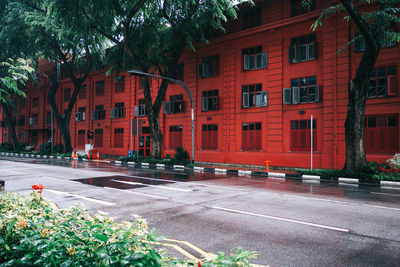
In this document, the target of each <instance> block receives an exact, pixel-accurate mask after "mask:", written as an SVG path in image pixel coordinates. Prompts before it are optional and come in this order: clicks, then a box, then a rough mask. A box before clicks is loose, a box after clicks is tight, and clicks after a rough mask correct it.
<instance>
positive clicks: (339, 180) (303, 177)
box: [0, 152, 400, 189]
mask: <svg viewBox="0 0 400 267" xmlns="http://www.w3.org/2000/svg"><path fill="white" fill-rule="evenodd" d="M0 156H6V157H22V158H43V159H57V160H59V159H63V160H68V161H71V160H73V159H71V158H70V157H65V158H63V157H60V156H48V155H38V154H26V153H23V154H21V153H8V152H0ZM83 161H89V160H88V159H83ZM95 161H100V160H95ZM100 162H104V163H109V164H114V165H118V166H127V167H133V168H141V169H160V170H164V169H173V170H176V171H185V170H186V171H191V172H204V173H215V174H225V175H226V174H229V175H235V176H256V177H269V178H283V179H289V180H304V181H308V180H312V182H313V183H318V182H319V183H321V182H333V183H337V184H339V185H353V186H356V185H371V186H381V187H393V188H399V189H400V182H395V181H376V183H372V184H371V183H363V182H360V180H359V179H356V178H344V177H339V178H332V177H321V176H317V175H306V174H304V175H302V174H291V173H280V172H266V171H250V170H235V169H224V168H208V167H186V166H184V165H167V164H159V163H157V164H154V163H146V162H133V161H129V162H125V161H124V162H122V161H118V160H117V161H105V160H104V161H100Z"/></svg>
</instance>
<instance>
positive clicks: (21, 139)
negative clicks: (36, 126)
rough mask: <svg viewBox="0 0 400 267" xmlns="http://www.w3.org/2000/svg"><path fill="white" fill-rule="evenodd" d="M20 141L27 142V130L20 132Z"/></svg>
mask: <svg viewBox="0 0 400 267" xmlns="http://www.w3.org/2000/svg"><path fill="white" fill-rule="evenodd" d="M19 142H20V143H25V142H26V141H25V132H20V134H19Z"/></svg>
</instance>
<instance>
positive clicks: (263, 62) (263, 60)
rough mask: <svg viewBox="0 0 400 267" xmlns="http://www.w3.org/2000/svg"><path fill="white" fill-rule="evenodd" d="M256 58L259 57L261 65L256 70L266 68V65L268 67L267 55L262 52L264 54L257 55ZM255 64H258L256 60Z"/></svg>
mask: <svg viewBox="0 0 400 267" xmlns="http://www.w3.org/2000/svg"><path fill="white" fill-rule="evenodd" d="M257 56H260V57H261V65H260V66H257V68H266V67H267V65H268V53H267V52H264V53H262V54H259V55H257ZM257 62H258V60H257Z"/></svg>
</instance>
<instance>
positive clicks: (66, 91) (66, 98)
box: [64, 88, 71, 102]
mask: <svg viewBox="0 0 400 267" xmlns="http://www.w3.org/2000/svg"><path fill="white" fill-rule="evenodd" d="M70 99H71V88H66V89H64V102H68V101H69V100H70Z"/></svg>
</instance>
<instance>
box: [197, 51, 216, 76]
mask: <svg viewBox="0 0 400 267" xmlns="http://www.w3.org/2000/svg"><path fill="white" fill-rule="evenodd" d="M218 65H219V57H218V56H213V57H207V58H203V63H202V64H200V65H199V67H198V74H199V77H201V78H207V77H214V76H218V71H219V66H218Z"/></svg>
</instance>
